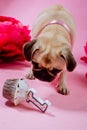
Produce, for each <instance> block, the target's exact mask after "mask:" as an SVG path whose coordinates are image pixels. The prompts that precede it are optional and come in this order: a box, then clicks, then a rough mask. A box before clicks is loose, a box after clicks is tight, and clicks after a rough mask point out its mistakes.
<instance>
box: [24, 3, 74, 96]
mask: <svg viewBox="0 0 87 130" xmlns="http://www.w3.org/2000/svg"><path fill="white" fill-rule="evenodd" d="M74 37H75V23H74V19H73V16H72V15H71V13H70V12H69V11H68V10H67V9H66V8H64V7H63V6H61V5H55V6H52V7H49V8H47V9H45V10H44V11H43V12H42V13H41V14H40V15H39V16H38V17H37V19H36V21H35V23H34V25H33V28H32V41H31V42H29V43H28V42H27V43H25V44H24V47H23V51H24V56H25V58H26V60H28V61H31V64H32V69H31V72H30V73H29V74H28V76H27V77H28V78H29V79H32V78H34V77H35V78H37V79H39V80H42V81H46V82H51V81H52V80H54V79H55V77H56V76H57V75H58V85H57V91H58V92H59V93H61V94H63V95H67V94H69V90H68V89H67V85H66V79H65V78H66V71H70V72H71V71H73V70H74V69H75V67H76V61H75V58H74V56H73V54H72V47H73V42H74Z"/></svg>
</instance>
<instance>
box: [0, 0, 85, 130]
mask: <svg viewBox="0 0 87 130" xmlns="http://www.w3.org/2000/svg"><path fill="white" fill-rule="evenodd" d="M54 4H62V5H64V6H65V7H67V8H68V9H69V10H71V12H72V14H73V16H74V18H75V21H76V40H75V45H74V48H73V53H74V56H75V58H76V60H77V67H76V69H75V71H74V72H73V73H67V85H68V88H69V90H70V94H69V96H63V95H60V94H58V93H57V92H56V89H55V85H56V82H57V80H55V81H54V82H52V83H46V82H41V81H39V80H37V79H36V80H33V81H32V80H27V79H26V78H25V75H26V73H27V72H28V70H29V63H28V62H13V63H0V130H87V79H86V78H85V72H87V64H86V63H83V62H82V61H80V57H81V56H83V55H85V53H84V49H83V46H84V45H85V43H86V41H87V0H79V1H76V0H43V1H42V0H0V15H5V16H11V17H15V18H17V19H19V20H20V21H21V22H22V23H23V24H25V25H29V26H30V28H32V25H33V22H34V20H35V18H36V17H37V15H38V14H39V13H40V12H41V11H42V10H43V9H44V8H46V7H48V6H51V5H54ZM20 77H23V78H24V79H25V80H26V81H27V83H28V84H29V86H30V87H33V88H35V89H36V91H37V95H38V96H40V97H41V98H42V99H44V100H45V99H48V100H49V101H51V103H52V105H51V106H50V107H49V108H48V110H47V111H46V113H45V114H43V113H41V112H40V111H39V110H38V109H37V108H36V107H35V106H33V105H32V104H31V103H30V104H27V103H25V102H24V103H22V104H20V105H18V106H17V107H15V106H14V105H13V104H12V103H10V102H9V101H7V99H5V98H3V96H2V89H3V84H4V82H5V81H6V79H8V78H10V79H11V78H20Z"/></svg>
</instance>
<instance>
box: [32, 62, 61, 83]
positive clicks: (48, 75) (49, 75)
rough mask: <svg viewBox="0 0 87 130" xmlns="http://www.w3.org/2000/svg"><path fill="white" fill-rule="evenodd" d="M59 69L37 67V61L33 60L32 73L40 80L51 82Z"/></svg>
mask: <svg viewBox="0 0 87 130" xmlns="http://www.w3.org/2000/svg"><path fill="white" fill-rule="evenodd" d="M60 71H61V70H58V69H53V70H51V71H49V70H47V69H46V68H39V67H38V63H35V62H33V74H34V76H35V77H36V78H37V79H39V80H41V81H46V82H51V81H52V80H54V79H55V77H56V75H57V74H58V73H59V72H60Z"/></svg>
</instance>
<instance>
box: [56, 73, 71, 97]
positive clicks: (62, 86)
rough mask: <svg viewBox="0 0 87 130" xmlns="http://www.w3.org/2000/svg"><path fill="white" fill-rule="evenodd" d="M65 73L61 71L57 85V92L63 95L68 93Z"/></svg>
mask: <svg viewBox="0 0 87 130" xmlns="http://www.w3.org/2000/svg"><path fill="white" fill-rule="evenodd" d="M65 78H66V75H65V72H61V74H60V77H59V85H58V87H57V91H58V93H61V94H63V95H68V94H69V90H68V89H67V87H66V79H65Z"/></svg>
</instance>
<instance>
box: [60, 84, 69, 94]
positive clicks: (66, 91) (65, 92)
mask: <svg viewBox="0 0 87 130" xmlns="http://www.w3.org/2000/svg"><path fill="white" fill-rule="evenodd" d="M57 92H58V93H60V94H63V95H68V94H69V90H68V89H67V87H66V85H65V84H59V85H58V87H57Z"/></svg>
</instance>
